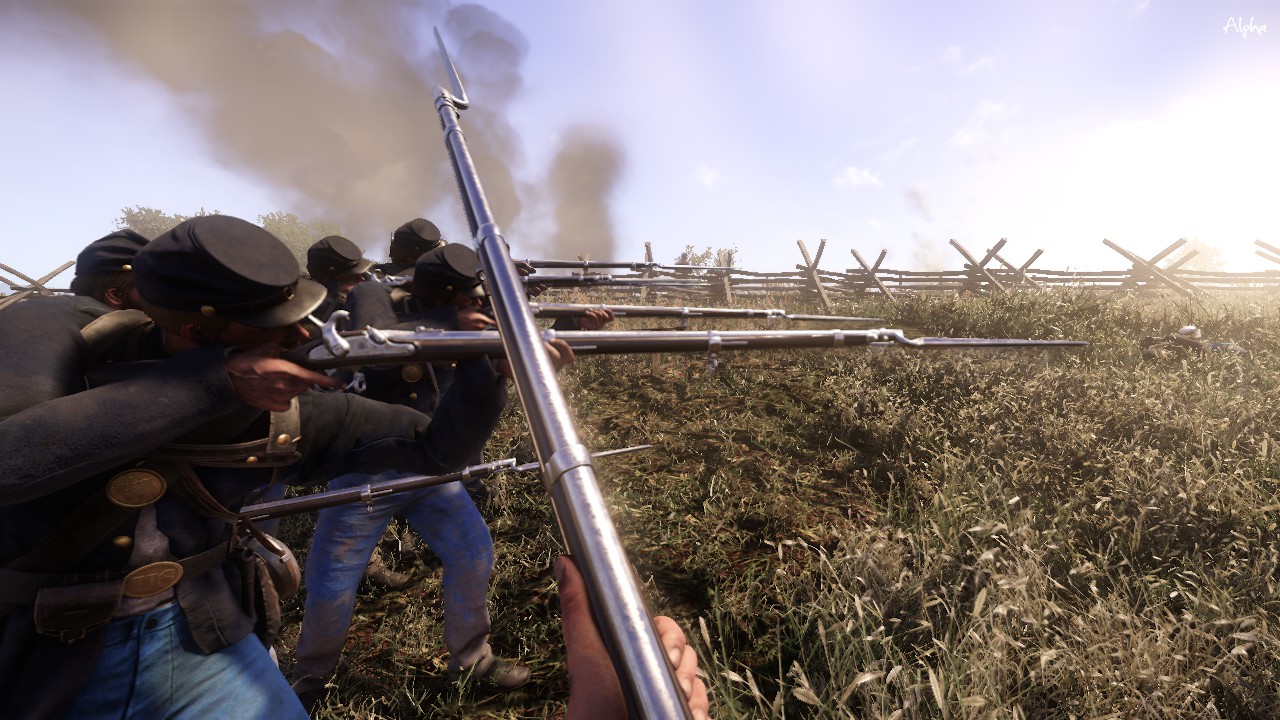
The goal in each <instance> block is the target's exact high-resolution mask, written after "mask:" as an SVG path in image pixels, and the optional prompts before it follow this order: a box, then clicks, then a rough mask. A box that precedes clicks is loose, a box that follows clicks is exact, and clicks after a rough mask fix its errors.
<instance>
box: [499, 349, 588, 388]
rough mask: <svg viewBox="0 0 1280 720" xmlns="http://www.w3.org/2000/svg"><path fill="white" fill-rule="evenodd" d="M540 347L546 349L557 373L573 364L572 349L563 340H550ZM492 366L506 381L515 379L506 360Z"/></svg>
mask: <svg viewBox="0 0 1280 720" xmlns="http://www.w3.org/2000/svg"><path fill="white" fill-rule="evenodd" d="M542 347H544V348H545V349H546V351H547V356H548V357H550V358H551V365H552V367H554V368H555V369H556V370H557V371H558V370H560V368H562V367H565V366H566V365H572V364H573V360H574V357H573V348H571V347H569V343H567V342H565V341H563V340H552V341H551V342H548V343H543V344H542ZM493 366H494V369H495V370H497V371H498V374H499V375H501V376H502V377H504V378H506V379H508V380H512V379H514V378H515V375H514V372H513V371H512V369H511V363H510V362H508V361H506V360H499V361H497V362H495V363H494V364H493Z"/></svg>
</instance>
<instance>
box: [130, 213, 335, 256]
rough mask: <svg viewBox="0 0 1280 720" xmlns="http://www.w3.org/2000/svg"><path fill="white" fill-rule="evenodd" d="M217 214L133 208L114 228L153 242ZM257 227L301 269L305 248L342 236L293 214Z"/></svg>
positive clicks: (271, 216) (269, 217) (264, 219)
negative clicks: (188, 223) (181, 225)
mask: <svg viewBox="0 0 1280 720" xmlns="http://www.w3.org/2000/svg"><path fill="white" fill-rule="evenodd" d="M218 214H219V213H218V211H217V210H205V209H204V208H200V209H199V210H197V211H196V212H195V213H193V214H191V215H179V214H177V213H174V214H169V213H166V212H163V211H161V210H157V209H155V208H149V207H142V206H141V205H135V206H133V207H131V208H124V209H122V210H121V211H120V217H119V218H117V219H116V227H117V228H130V229H132V230H136V231H138V232H140V233H142V235H143V236H144V237H146V238H149V239H152V240H154V239H155V238H157V237H159V236H161V235H163V234H164V233H167V232H169V230H171V229H173V226H174V225H177V224H178V223H180V222H182V221H184V220H190V219H191V218H193V217H202V216H205V215H218ZM258 224H259V225H261V226H262V227H264V228H266V229H267V230H268V231H270V232H271V234H272V235H275V236H276V237H278V238H280V240H281V241H282V242H284V244H285V246H287V247H288V248H289V251H290V252H292V253H293V256H294V257H295V258H297V259H298V264H299V265H302V266H305V265H306V264H307V248H309V247H311V246H312V245H313V244H314V243H315V242H316V241H317V240H319V239H320V238H323V237H325V236H328V235H341V234H342V228H341V227H339V226H338V225H337V224H336V223H332V222H328V221H326V220H303V219H301V218H299V217H298V216H297V215H294V214H293V213H287V212H283V211H280V212H273V213H268V214H266V215H259V216H258Z"/></svg>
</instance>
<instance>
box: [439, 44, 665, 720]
mask: <svg viewBox="0 0 1280 720" xmlns="http://www.w3.org/2000/svg"><path fill="white" fill-rule="evenodd" d="M434 32H435V36H436V43H437V45H439V48H440V57H441V60H442V61H443V66H444V68H445V70H446V72H447V74H448V75H449V81H450V85H451V86H452V91H450V90H446V89H445V88H444V87H437V88H436V89H435V107H436V112H437V113H438V114H439V116H440V126H441V129H442V130H443V131H444V141H445V147H446V149H447V150H448V153H449V160H450V162H451V163H452V165H453V173H454V178H455V179H456V180H457V182H458V192H459V194H460V195H461V196H462V206H463V210H464V211H465V213H466V216H467V225H468V226H469V228H470V230H471V236H472V238H473V239H474V241H475V243H476V251H477V253H478V254H479V256H480V263H481V266H482V267H483V268H484V273H485V279H486V281H487V283H488V288H489V297H490V298H491V300H492V302H493V310H494V317H495V319H496V320H497V322H498V329H499V331H500V333H501V343H502V347H503V351H504V353H505V355H506V356H507V359H508V360H509V361H510V363H511V369H512V371H513V375H514V380H515V386H516V392H517V395H518V396H519V398H520V405H521V406H522V407H523V408H524V415H525V418H526V420H527V422H528V424H529V433H530V435H531V436H532V438H533V444H534V448H535V449H536V450H537V454H538V460H539V463H540V468H541V469H542V482H543V485H544V486H545V487H546V488H547V491H548V493H549V494H550V496H551V506H552V508H553V510H554V511H555V516H556V522H557V523H558V524H559V526H560V534H561V535H562V536H563V537H564V540H565V544H566V545H568V547H569V552H570V553H571V554H572V555H573V556H574V557H575V559H576V560H577V563H578V567H579V569H580V570H581V571H582V578H583V581H584V583H585V585H586V589H587V597H588V599H589V600H590V603H591V608H592V612H593V614H594V616H595V621H596V626H597V628H599V630H600V636H601V638H602V639H603V640H604V644H605V647H606V648H608V650H609V656H610V658H611V659H612V660H613V666H614V670H615V671H616V672H617V676H618V681H619V684H620V685H621V688H622V693H623V695H624V696H625V698H626V701H627V708H628V711H629V712H630V714H631V715H632V716H634V717H644V718H683V719H685V720H688V718H690V713H689V704H688V701H687V700H686V699H685V697H684V694H683V693H682V692H681V690H680V686H679V684H678V683H677V682H676V678H675V673H674V671H673V670H672V668H671V666H670V663H669V662H668V660H667V657H666V651H665V650H664V648H663V646H662V642H661V640H660V639H659V638H658V635H657V633H656V632H655V630H654V628H653V621H652V619H651V618H650V615H649V612H648V609H647V608H646V607H645V603H644V599H643V596H642V595H641V594H640V587H639V583H638V581H637V579H636V576H635V571H634V570H633V569H632V567H631V565H630V562H629V561H628V560H627V555H626V552H625V551H624V550H623V548H622V542H621V540H620V539H619V537H618V532H617V529H616V528H615V527H614V525H613V521H612V519H611V518H610V517H609V509H608V506H607V505H606V504H605V501H604V496H603V495H602V494H601V492H600V486H599V484H598V483H597V482H596V477H595V468H594V467H593V466H592V464H591V453H590V451H589V450H588V449H587V448H586V446H585V445H583V444H582V440H581V439H580V438H579V436H578V431H577V428H576V427H574V423H573V416H572V414H571V413H570V411H569V405H568V402H566V401H565V398H564V393H563V392H562V391H561V390H560V384H559V382H557V380H556V372H555V368H554V367H553V366H552V364H551V360H550V358H549V357H548V356H547V353H546V350H545V349H544V348H543V345H542V343H543V338H542V335H541V333H540V331H539V328H538V326H537V325H536V324H535V323H534V319H533V315H532V313H530V312H529V301H528V298H527V297H526V296H525V290H524V285H523V283H522V282H521V279H520V273H519V271H518V270H517V268H516V265H515V263H514V262H513V261H512V259H511V252H510V248H509V247H508V246H507V241H506V239H504V238H503V237H502V230H501V228H499V227H498V224H497V222H496V221H495V219H494V217H493V212H492V211H491V210H490V208H489V201H488V199H487V198H485V194H484V188H483V187H482V186H481V184H480V177H479V174H478V172H477V170H476V166H475V163H474V161H473V160H472V159H471V153H470V151H469V150H468V149H467V142H466V138H464V137H463V134H462V127H461V126H460V125H459V119H460V117H461V112H462V111H463V110H465V109H466V108H467V107H468V106H469V105H470V101H469V100H468V98H467V93H466V91H465V90H464V89H463V87H462V79H461V78H460V77H459V76H458V70H457V68H455V67H454V66H453V60H452V59H451V58H450V57H449V52H448V50H446V49H445V46H444V40H443V39H442V38H441V37H440V31H439V29H434Z"/></svg>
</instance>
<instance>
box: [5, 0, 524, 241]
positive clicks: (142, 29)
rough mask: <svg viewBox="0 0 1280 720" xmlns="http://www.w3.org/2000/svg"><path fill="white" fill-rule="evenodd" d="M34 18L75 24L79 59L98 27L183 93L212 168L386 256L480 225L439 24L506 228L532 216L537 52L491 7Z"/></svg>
mask: <svg viewBox="0 0 1280 720" xmlns="http://www.w3.org/2000/svg"><path fill="white" fill-rule="evenodd" d="M27 4H28V5H29V6H30V7H29V9H30V10H32V11H34V12H42V13H48V12H54V13H59V14H60V16H61V17H62V18H64V19H65V23H63V25H64V27H65V29H66V32H67V37H66V38H65V40H66V42H65V45H64V46H65V47H67V48H74V47H76V45H77V43H76V41H75V40H76V33H78V32H82V31H83V27H84V26H85V25H87V26H88V28H90V30H89V31H90V32H96V33H99V34H100V35H101V36H102V38H103V39H104V40H105V42H106V43H107V44H108V46H109V47H110V48H111V49H112V51H114V53H115V54H116V55H117V56H118V57H119V58H120V60H121V62H122V63H123V64H124V65H125V66H126V67H130V68H133V69H135V70H136V71H138V72H139V73H143V74H145V75H146V76H149V77H151V78H154V79H155V80H156V81H158V82H159V83H161V84H162V85H163V86H164V87H165V88H167V89H168V90H169V92H170V93H171V94H172V96H173V98H174V99H175V100H176V101H177V102H178V103H179V105H180V106H181V107H182V108H183V109H184V110H185V111H186V113H187V115H188V117H189V118H190V120H191V122H192V123H193V124H196V125H198V126H199V127H201V128H202V129H203V130H204V133H205V137H206V138H207V141H208V143H209V146H210V150H209V155H210V156H211V157H214V158H216V159H217V160H218V161H219V162H221V163H223V164H224V165H225V166H227V167H228V168H229V169H231V170H233V171H235V172H239V173H244V174H246V175H252V176H253V177H255V178H256V179H258V180H260V181H265V182H267V183H270V184H271V185H273V186H274V187H276V188H278V189H279V190H281V191H282V195H283V196H284V197H286V198H289V200H288V202H289V204H290V205H291V207H288V208H283V209H287V210H291V211H293V212H296V213H297V214H298V215H300V216H302V217H304V218H309V219H324V220H329V221H333V222H337V223H338V224H340V225H341V226H342V227H343V228H344V229H345V230H346V232H347V233H348V234H349V235H350V237H351V239H352V240H355V241H356V242H357V243H359V244H360V245H362V246H363V247H364V248H365V249H366V252H367V253H368V254H369V255H370V256H372V257H377V256H380V255H381V254H382V252H383V251H384V250H385V247H386V240H387V239H388V238H389V236H390V232H391V230H392V229H393V228H395V227H396V226H398V225H400V224H401V223H402V222H404V221H405V220H408V219H411V218H413V217H417V216H422V215H426V216H433V217H441V216H445V217H449V219H450V220H451V222H448V223H447V224H449V225H452V226H454V227H459V226H460V227H463V228H465V227H466V226H465V221H463V220H462V214H461V211H460V210H459V209H458V201H457V197H458V196H457V188H456V185H455V183H454V180H453V174H452V171H451V170H450V168H449V163H448V158H447V155H446V153H445V150H444V147H443V143H442V141H441V136H440V131H439V121H438V119H437V118H438V116H437V114H436V112H435V109H434V107H433V89H434V87H435V86H436V85H440V84H445V82H446V81H445V76H444V74H443V70H442V69H441V67H440V62H439V60H438V58H437V56H436V49H435V42H434V38H433V37H432V35H431V26H432V25H433V24H434V25H438V26H440V28H441V32H442V34H443V35H444V36H445V39H446V42H447V43H448V44H449V46H450V51H451V52H452V53H453V54H454V60H455V64H456V65H457V66H458V67H459V72H461V73H462V75H463V80H464V82H465V83H466V87H467V92H468V94H469V95H470V96H471V97H472V98H473V99H476V107H475V109H473V110H471V111H468V112H467V113H466V114H465V115H464V118H463V127H464V129H465V130H466V131H467V135H468V140H469V145H470V148H471V152H472V154H473V156H474V158H475V161H476V165H477V167H478V169H479V171H480V173H481V177H482V179H483V181H484V185H485V190H486V193H487V195H488V198H489V202H490V204H491V206H492V207H493V209H494V212H495V214H496V215H497V217H498V219H499V221H500V222H502V223H509V222H511V221H512V220H514V219H515V218H516V216H517V215H519V214H520V212H521V201H520V197H519V196H518V195H517V192H516V187H517V186H516V182H515V179H514V178H515V174H514V173H515V168H516V167H518V165H519V163H520V162H521V156H522V153H521V145H520V141H519V138H518V136H517V135H516V133H515V131H514V129H513V128H512V126H511V124H510V122H509V121H508V120H507V119H506V118H505V113H506V111H507V109H508V105H509V104H510V102H511V100H512V98H514V97H515V96H516V94H517V93H518V92H519V91H520V89H521V87H522V84H523V81H522V79H521V76H520V66H521V63H522V61H523V60H524V57H525V55H526V53H527V43H526V40H525V38H524V36H523V35H522V34H521V33H520V31H519V30H517V29H516V28H515V27H514V26H512V25H511V24H510V23H508V22H506V21H505V20H503V19H502V18H500V17H498V16H497V15H496V14H494V13H493V12H491V11H489V10H487V9H485V8H483V7H479V6H476V5H458V6H453V5H452V4H451V3H449V2H448V1H447V0H368V1H363V2H343V1H341V0H318V1H306V2H304V1H303V0H286V1H284V2H277V3H258V2H251V1H250V0H219V1H217V2H209V1H208V0H163V1H162V2H149V1H146V0H113V1H112V2H83V1H77V0H53V1H43V2H35V0H27ZM68 52H71V51H70V50H69V51H68ZM480 98H483V100H482V101H481V100H479V99H480ZM173 182H182V178H173ZM272 209H275V208H272ZM433 213H435V215H433ZM450 239H452V240H462V239H463V238H450Z"/></svg>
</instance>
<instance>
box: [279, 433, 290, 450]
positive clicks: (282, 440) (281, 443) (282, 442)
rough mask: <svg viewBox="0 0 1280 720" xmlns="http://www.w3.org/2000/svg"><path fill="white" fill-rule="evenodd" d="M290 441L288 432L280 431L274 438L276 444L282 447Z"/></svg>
mask: <svg viewBox="0 0 1280 720" xmlns="http://www.w3.org/2000/svg"><path fill="white" fill-rule="evenodd" d="M291 442H293V438H292V437H291V436H290V435H289V433H280V437H278V438H276V444H277V445H279V446H280V447H284V446H285V445H288V444H289V443H291Z"/></svg>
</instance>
